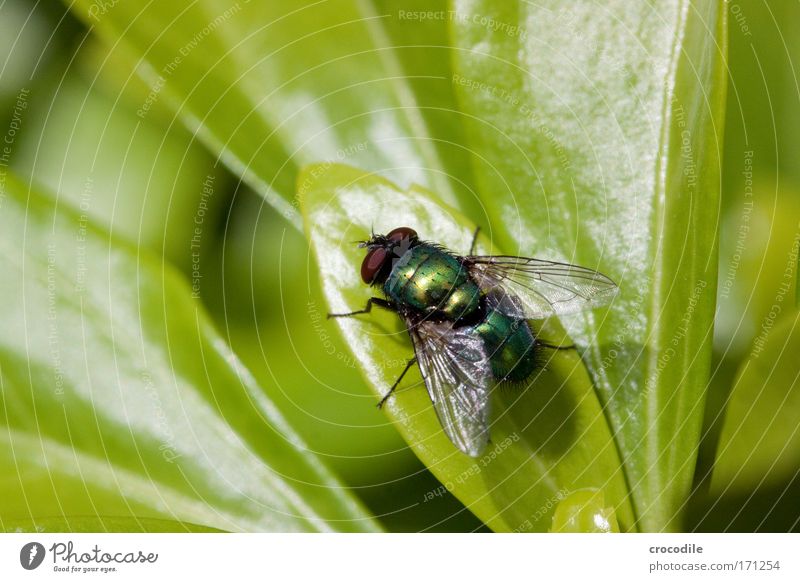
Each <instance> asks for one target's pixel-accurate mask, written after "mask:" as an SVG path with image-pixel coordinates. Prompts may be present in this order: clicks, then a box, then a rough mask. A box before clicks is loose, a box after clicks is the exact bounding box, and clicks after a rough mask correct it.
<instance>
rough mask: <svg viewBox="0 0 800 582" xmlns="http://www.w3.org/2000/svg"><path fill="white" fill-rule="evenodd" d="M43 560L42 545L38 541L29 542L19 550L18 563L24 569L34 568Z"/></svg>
mask: <svg viewBox="0 0 800 582" xmlns="http://www.w3.org/2000/svg"><path fill="white" fill-rule="evenodd" d="M42 561H44V546H43V545H42V544H40V543H39V542H29V543H27V544H25V545H24V546H22V549H21V550H20V551H19V563H20V564H22V567H23V568H25V569H26V570H35V569H36V568H38V567H39V566H40V565H41V564H42Z"/></svg>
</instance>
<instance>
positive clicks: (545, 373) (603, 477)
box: [300, 165, 632, 531]
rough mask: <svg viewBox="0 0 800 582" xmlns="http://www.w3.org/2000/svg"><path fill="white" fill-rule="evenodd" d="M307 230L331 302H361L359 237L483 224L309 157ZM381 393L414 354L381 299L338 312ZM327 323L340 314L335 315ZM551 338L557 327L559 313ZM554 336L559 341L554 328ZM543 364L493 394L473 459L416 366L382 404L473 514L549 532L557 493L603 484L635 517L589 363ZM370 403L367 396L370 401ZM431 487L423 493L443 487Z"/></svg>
mask: <svg viewBox="0 0 800 582" xmlns="http://www.w3.org/2000/svg"><path fill="white" fill-rule="evenodd" d="M300 195H301V197H302V201H303V212H304V217H305V220H306V227H307V229H308V236H309V238H310V240H311V243H312V247H313V249H314V251H315V253H316V255H317V259H318V263H319V268H320V273H321V276H322V281H323V290H324V292H325V294H326V297H327V299H328V302H329V306H330V309H331V311H333V312H347V311H352V310H353V309H359V308H361V307H362V306H363V305H364V304H365V302H366V300H367V299H368V298H369V297H370V296H371V295H373V294H374V293H375V292H376V290H375V289H370V288H368V287H367V286H365V285H364V284H363V283H362V282H361V280H360V277H359V275H358V268H359V265H360V263H361V261H362V260H363V256H364V252H363V249H359V248H358V247H357V246H356V245H355V244H354V243H353V241H354V240H359V239H363V238H364V237H366V236H368V235H369V232H370V229H372V228H374V230H375V232H382V231H383V232H386V231H388V230H389V229H391V228H394V227H396V226H403V225H408V226H412V227H413V228H415V229H416V230H417V231H418V232H419V233H420V235H421V236H423V237H425V238H428V239H431V240H434V241H436V242H439V243H442V244H444V245H446V246H447V247H449V248H451V249H453V250H455V251H461V252H466V251H467V249H468V247H469V243H470V240H471V235H472V232H473V230H474V227H473V226H472V225H470V224H469V223H468V222H466V221H465V219H464V218H463V217H462V216H461V215H460V214H458V213H457V212H455V211H453V210H451V209H448V208H447V207H445V206H442V205H440V203H439V202H437V201H436V197H435V196H434V195H433V194H432V193H430V192H428V191H425V190H423V189H421V188H412V189H411V190H410V191H404V190H401V189H399V188H397V187H396V186H394V185H393V184H391V183H390V182H388V181H386V180H384V179H382V178H379V177H377V176H375V175H370V174H366V173H363V172H361V171H359V170H356V169H354V168H349V167H346V166H338V165H333V166H327V165H323V166H312V167H311V168H309V169H307V170H306V171H305V173H304V174H302V175H301V180H300ZM338 324H340V325H341V329H342V331H343V334H344V336H345V339H346V340H347V341H348V342H349V343H350V346H351V349H352V350H353V353H354V355H355V356H356V358H357V359H358V361H359V363H360V365H361V367H362V369H363V371H364V373H365V375H366V377H367V379H368V380H369V382H370V384H371V386H372V388H373V390H374V391H375V396H376V398H375V401H376V402H377V401H378V399H379V398H380V397H381V396H382V395H383V394H384V393H385V391H386V390H388V388H389V387H390V386H391V385H392V383H393V382H394V380H395V379H396V378H397V376H398V375H399V374H400V372H401V371H402V369H403V367H404V366H405V364H406V362H407V360H408V358H409V357H411V355H412V347H411V343H410V341H409V339H408V336H407V334H406V331H405V329H404V328H403V326H402V324H401V323H400V321H399V319H398V318H397V316H396V315H394V314H392V313H380V312H379V310H377V309H376V310H374V311H373V312H372V313H371V314H369V315H366V316H359V317H358V318H350V319H340V320H338ZM330 325H336V323H334V322H333V321H331V322H330ZM543 334H545V337H548V336H549V337H559V335H560V332H559V330H558V328H557V326H555V325H554V324H553V322H550V323H549V324H548V325H546V326H545V327H544V329H543ZM555 341H559V340H558V339H556V340H555ZM543 358H544V360H545V362H546V364H545V367H544V370H542V371H541V372H540V373H539V374H538V375H537V376H536V379H535V381H534V382H533V383H532V384H531V385H530V386H529V387H528V388H527V389H525V390H514V389H511V388H508V389H499V390H497V391H495V392H496V393H495V395H494V399H493V400H494V402H493V405H494V408H495V411H494V416H493V417H492V418H493V421H492V425H491V435H492V436H491V438H492V443H491V444H490V445H489V447H488V448H487V449H486V451H485V453H484V455H483V456H482V457H480V458H477V459H472V458H470V457H468V456H466V455H464V454H462V453H461V452H459V451H458V450H457V449H456V448H455V447H454V446H453V445H452V444H451V443H450V441H449V440H448V439H447V437H446V436H445V435H444V433H443V432H442V429H441V426H440V425H439V422H438V420H437V418H436V414H435V412H434V410H433V408H432V406H431V402H430V399H429V398H428V395H427V392H426V391H425V388H424V386H422V384H421V380H420V376H419V372H418V371H417V370H416V369H414V371H413V372H409V374H408V375H407V376H406V380H404V382H403V385H402V386H401V388H400V389H398V391H397V392H396V393H395V395H394V396H393V397H392V398H391V399H389V401H388V402H387V404H386V406H385V407H384V410H385V411H386V412H387V414H388V415H389V417H390V418H391V419H392V420H393V421H394V422H395V424H396V425H397V427H398V429H399V430H400V432H401V434H402V435H403V437H404V438H405V439H406V441H407V442H408V443H409V445H410V446H411V447H412V449H413V450H414V452H415V453H416V454H417V456H418V457H419V458H420V459H421V460H422V461H423V462H424V463H425V464H426V465H427V466H428V468H429V469H430V470H431V471H432V472H433V473H434V474H435V475H436V476H437V478H438V479H439V480H440V481H441V483H442V486H441V487H442V488H443V489H442V490H444V489H447V490H451V491H452V492H453V493H454V494H455V495H456V496H457V497H458V498H459V499H460V500H461V501H462V502H463V503H464V504H465V505H466V506H467V507H468V508H469V509H470V510H471V511H472V512H473V513H475V514H476V515H477V516H478V517H480V518H481V519H482V520H483V521H484V522H485V523H486V524H487V525H489V526H490V527H491V528H492V529H494V530H495V531H514V530H517V531H547V530H548V529H549V528H550V523H551V519H552V514H553V509H554V507H555V506H556V504H557V502H558V501H559V500H560V499H562V498H564V497H565V496H567V495H569V494H570V493H572V492H573V491H576V490H579V489H587V488H592V489H598V490H602V491H603V493H604V498H605V500H606V503H607V506H608V507H610V508H612V509H613V510H614V511H615V512H616V517H617V519H618V520H619V522H620V523H621V524H623V525H622V527H623V528H628V527H630V526H631V523H632V513H631V510H630V506H629V502H628V497H627V490H626V487H625V483H624V478H623V473H622V470H621V466H620V460H619V458H618V457H617V454H616V449H615V447H614V442H613V439H612V436H611V434H610V432H609V430H608V425H607V423H606V421H605V418H604V416H603V413H602V409H601V407H600V404H599V401H598V399H597V396H596V395H595V393H594V391H593V389H592V386H591V383H590V381H589V378H588V376H587V374H586V370H585V368H584V366H583V364H582V363H581V360H580V358H579V357H578V355H577V353H576V352H573V351H569V352H555V353H549V354H543ZM367 405H369V404H366V403H365V406H367ZM436 493H437V492H436V490H434V491H427V492H426V491H422V492H420V494H419V502H420V503H425V502H426V501H429V500H431V499H433V498H434V497H435V496H436Z"/></svg>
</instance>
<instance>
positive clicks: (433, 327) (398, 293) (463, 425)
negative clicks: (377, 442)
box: [328, 227, 617, 457]
mask: <svg viewBox="0 0 800 582" xmlns="http://www.w3.org/2000/svg"><path fill="white" fill-rule="evenodd" d="M477 235H478V231H477V230H476V231H475V236H474V237H473V239H472V245H471V248H470V252H469V254H468V255H467V256H459V255H456V254H455V253H452V252H450V251H449V250H447V249H446V248H444V247H443V246H441V245H439V244H436V243H433V242H426V241H423V240H420V238H419V237H418V236H417V233H416V231H414V230H413V229H411V228H408V227H401V228H395V229H394V230H392V231H391V232H389V234H386V235H381V234H377V235H376V234H373V235H372V236H371V237H370V239H369V240H366V241H363V242H361V243H360V244H359V246H360V247H362V248H365V249H366V251H367V254H366V256H365V257H364V261H363V262H362V263H361V279H362V280H363V281H364V283H366V284H368V285H370V286H373V287H379V288H380V290H381V292H382V295H383V297H371V298H370V299H369V300H367V304H366V305H365V306H364V308H363V309H360V310H358V311H351V312H349V313H331V314H329V315H328V317H352V316H354V315H359V314H362V313H369V312H370V311H371V310H372V307H373V306H378V307H382V308H384V309H388V310H391V311H394V312H395V313H397V314H398V315H399V316H400V317H401V318H402V319H403V321H404V323H405V326H406V329H407V330H408V333H409V335H410V336H411V342H412V344H413V346H414V357H413V358H412V359H411V360H409V362H408V365H407V366H406V367H405V369H404V370H403V372H402V373H401V374H400V376H399V377H398V378H397V381H395V383H394V384H393V385H392V386H391V388H390V389H389V391H388V392H387V393H386V395H385V396H384V397H383V399H382V400H381V401H380V403H379V404H378V406H379V407H380V406H382V405H383V404H384V403H385V402H386V400H387V399H388V398H389V396H391V394H392V393H393V392H394V390H395V388H397V386H398V384H399V383H400V381H401V380H402V379H403V376H405V374H406V372H408V370H409V369H410V368H411V366H413V365H414V364H415V363H416V364H418V365H419V367H420V371H421V372H422V377H423V379H424V381H425V387H426V388H427V390H428V395H429V396H430V399H431V401H432V402H433V407H434V409H435V410H436V414H437V416H438V418H439V422H440V423H441V425H442V428H443V429H444V432H445V434H447V436H448V437H449V438H450V440H451V441H452V442H453V444H454V445H455V446H456V447H457V448H458V449H459V450H461V451H462V452H464V453H466V454H467V455H470V456H472V457H477V456H479V455H480V454H481V452H482V451H483V450H484V448H485V447H486V444H487V443H488V442H489V391H490V389H491V387H492V385H494V384H495V383H498V382H505V381H510V382H522V381H525V380H527V379H528V378H529V377H530V376H531V374H532V373H533V372H534V370H535V369H536V368H537V362H536V355H537V354H538V350H539V349H540V348H549V349H564V348H560V347H558V346H553V345H550V344H548V343H546V342H544V341H542V340H540V339H539V338H537V336H536V334H535V332H534V330H533V328H532V327H531V325H530V323H529V322H528V320H529V319H544V318H546V317H548V316H550V315H563V314H567V313H574V312H577V311H580V310H582V309H587V308H591V307H598V306H601V305H605V304H607V303H608V302H609V301H610V300H611V299H612V298H613V297H614V295H615V294H616V293H617V285H616V284H615V283H614V282H613V281H612V280H611V279H609V278H608V277H606V276H605V275H602V274H601V273H598V272H597V271H593V270H591V269H587V268H584V267H578V266H575V265H569V264H565V263H557V262H553V261H544V260H540V259H532V258H526V257H515V256H505V255H485V256H484V255H475V254H473V253H474V250H475V242H476V240H477Z"/></svg>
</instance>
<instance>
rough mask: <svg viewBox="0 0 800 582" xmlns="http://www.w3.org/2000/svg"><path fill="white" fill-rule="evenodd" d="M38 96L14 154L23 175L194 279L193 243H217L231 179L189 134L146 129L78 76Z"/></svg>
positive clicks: (172, 129)
mask: <svg viewBox="0 0 800 582" xmlns="http://www.w3.org/2000/svg"><path fill="white" fill-rule="evenodd" d="M34 95H35V97H34V99H33V100H32V101H31V104H30V107H29V108H28V111H27V112H26V116H25V120H24V123H23V131H22V132H21V136H20V138H19V140H18V143H17V144H15V147H14V156H13V157H12V168H13V169H14V171H15V172H16V174H17V175H18V176H20V177H21V178H25V181H26V182H29V183H33V184H37V185H39V186H40V187H42V188H43V190H44V191H45V192H52V193H56V192H57V193H58V200H59V202H61V203H63V204H66V205H68V206H69V207H71V208H72V209H73V210H74V211H75V212H76V213H79V214H86V215H87V216H88V217H89V218H90V219H91V220H92V221H93V222H94V223H95V224H98V225H100V226H102V227H104V228H106V229H108V230H109V231H111V232H113V233H114V235H115V236H119V237H123V238H125V239H127V240H128V241H131V242H133V243H136V244H138V245H141V246H142V247H144V248H147V249H150V250H153V251H155V252H157V253H160V252H162V251H163V252H164V254H165V255H166V257H167V258H168V259H169V260H171V261H172V263H173V264H176V265H178V266H180V267H181V268H182V269H183V270H184V272H189V271H190V270H191V267H192V256H191V255H192V251H193V243H194V245H195V246H196V247H198V246H199V243H198V242H197V239H198V238H201V239H202V242H204V243H206V242H209V240H208V239H209V238H210V237H211V236H212V235H213V234H214V229H213V228H212V227H211V226H209V225H213V224H214V219H213V217H214V215H215V214H218V211H219V209H220V208H221V203H222V202H223V200H224V191H225V178H226V176H225V175H224V173H223V172H221V171H220V170H219V169H218V168H215V167H214V165H213V160H212V159H211V157H210V156H209V155H208V154H207V153H206V152H205V150H203V149H202V148H201V147H199V145H198V144H197V143H196V142H194V140H193V138H192V136H190V135H189V134H188V132H186V131H185V130H184V129H183V128H182V127H180V126H175V125H173V126H169V125H166V124H164V125H156V124H154V123H151V122H150V120H147V119H145V120H142V119H139V118H138V117H137V116H136V113H135V111H132V110H131V109H129V108H128V107H126V106H125V103H124V101H123V103H119V102H117V101H118V98H117V97H114V96H113V95H111V96H109V95H107V94H105V93H104V92H103V90H102V89H99V88H98V86H97V85H95V84H93V83H91V84H90V83H89V82H88V81H86V80H84V79H82V78H81V77H80V76H79V75H77V74H72V75H69V76H67V78H66V79H65V80H64V81H62V82H61V83H59V84H58V85H57V87H55V88H54V93H53V94H52V95H50V94H49V92H45V93H41V94H34ZM195 220H197V221H199V223H200V224H198V223H197V222H195ZM197 228H200V231H201V234H203V235H204V236H199V235H197V233H196V230H195V229H197ZM193 237H194V238H193Z"/></svg>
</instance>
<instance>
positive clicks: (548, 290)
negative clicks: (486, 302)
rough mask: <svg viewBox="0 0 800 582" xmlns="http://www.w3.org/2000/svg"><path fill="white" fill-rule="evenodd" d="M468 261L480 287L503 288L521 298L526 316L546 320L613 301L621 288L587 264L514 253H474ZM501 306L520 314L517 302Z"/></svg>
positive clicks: (467, 258)
mask: <svg viewBox="0 0 800 582" xmlns="http://www.w3.org/2000/svg"><path fill="white" fill-rule="evenodd" d="M465 262H466V263H467V264H468V265H470V272H471V274H472V276H473V277H474V278H475V280H476V282H477V283H478V286H479V287H481V289H483V290H484V291H485V292H487V293H488V292H490V291H494V292H495V293H497V292H498V291H499V290H501V289H502V290H503V291H505V292H507V293H510V294H511V295H512V296H514V297H517V298H519V300H520V301H521V302H522V304H523V306H524V313H525V316H526V317H529V318H531V319H544V318H545V317H548V316H550V315H563V314H568V313H575V312H577V311H581V310H583V309H588V308H591V307H599V306H601V305H606V304H607V303H609V302H610V301H611V300H612V299H613V298H614V296H615V295H616V294H617V291H618V290H619V288H618V287H617V284H616V283H614V281H612V280H611V279H609V278H608V277H606V276H605V275H603V274H602V273H598V272H597V271H593V270H592V269H587V268H585V267H578V266H576V265H570V264H567V263H556V262H553V261H544V260H541V259H531V258H526V257H512V256H502V255H501V256H471V257H466V259H465ZM504 303H507V304H508V306H509V309H511V311H510V312H508V311H506V310H505V309H504V307H503V304H501V305H499V306H498V307H497V308H498V309H499V310H500V311H502V312H504V313H507V315H512V316H517V315H519V313H518V311H514V309H516V307H515V304H516V302H515V301H509V302H504Z"/></svg>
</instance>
